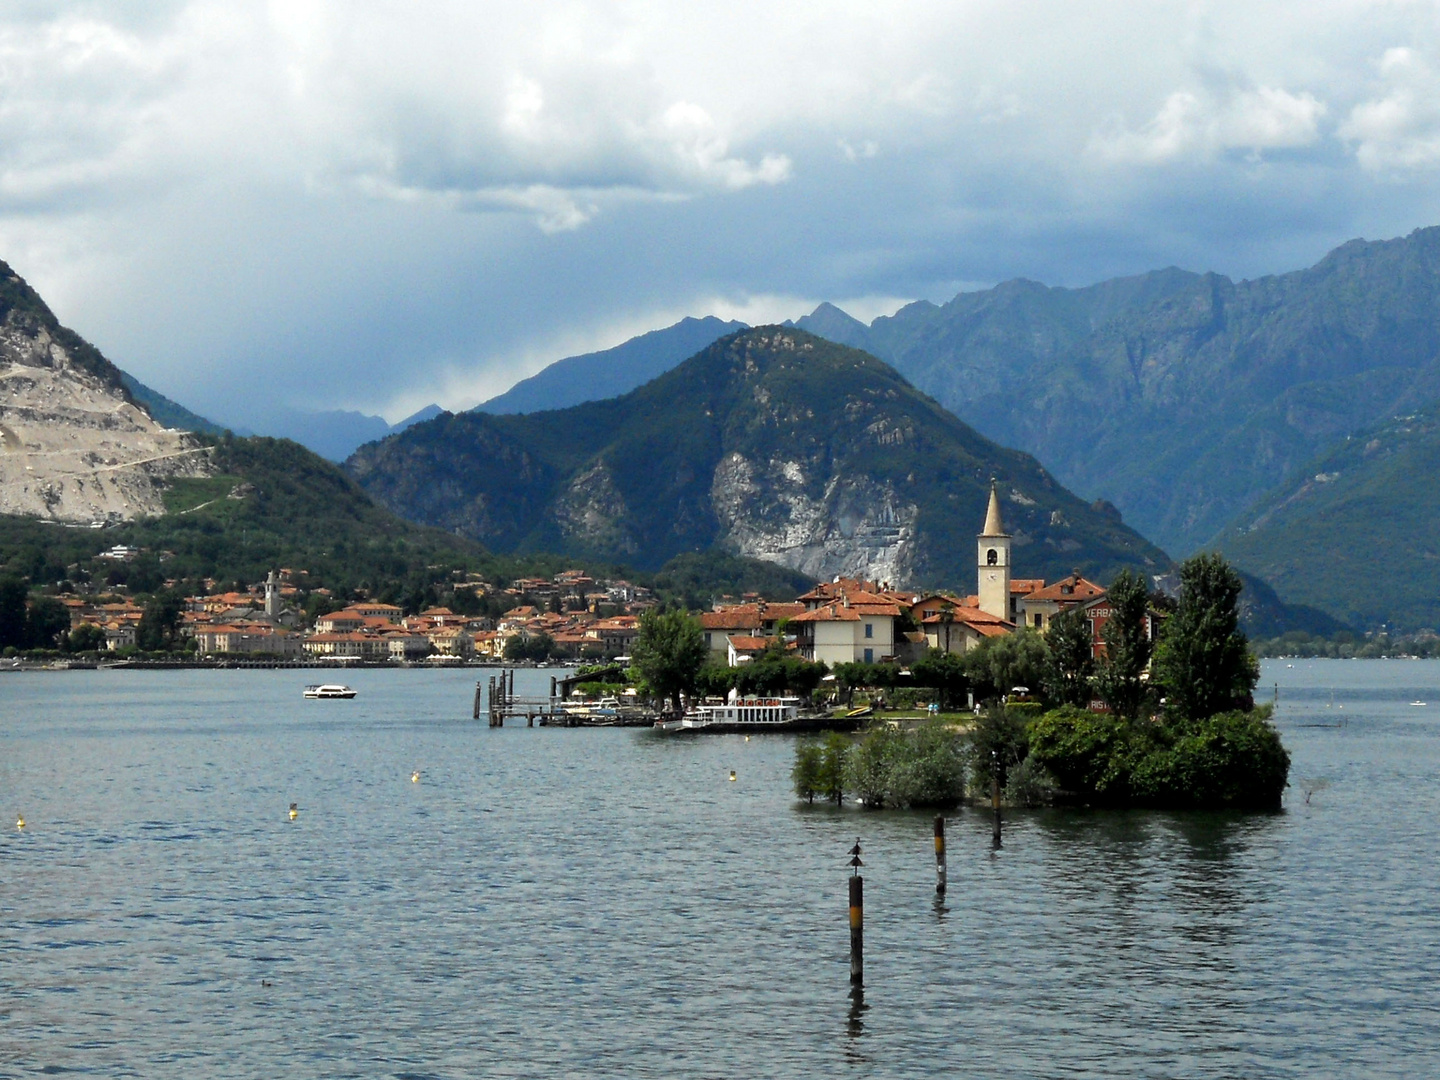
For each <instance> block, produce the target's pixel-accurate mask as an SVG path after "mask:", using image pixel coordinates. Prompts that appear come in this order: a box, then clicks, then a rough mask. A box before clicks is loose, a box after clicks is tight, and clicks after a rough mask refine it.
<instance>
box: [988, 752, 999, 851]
mask: <svg viewBox="0 0 1440 1080" xmlns="http://www.w3.org/2000/svg"><path fill="white" fill-rule="evenodd" d="M990 806H991V808H992V809H993V810H994V811H995V827H994V830H993V831H992V832H991V834H990V846H991V847H992V848H994V849H995V850H996V851H999V850H1000V769H999V766H998V765H997V766H996V767H995V770H994V772H992V773H991V775H990Z"/></svg>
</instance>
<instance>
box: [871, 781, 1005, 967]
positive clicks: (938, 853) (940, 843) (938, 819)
mask: <svg viewBox="0 0 1440 1080" xmlns="http://www.w3.org/2000/svg"><path fill="white" fill-rule="evenodd" d="M991 806H992V809H993V811H994V818H995V822H994V831H993V832H992V834H991V838H990V846H991V848H992V849H994V850H996V851H998V850H999V849H1000V847H1001V843H1000V785H999V782H998V781H997V782H996V783H995V784H994V786H993V788H992V791H991ZM864 865H865V864H864V863H863V862H861V861H860V839H859V837H856V839H855V846H854V847H853V848H851V849H850V867H851V869H850V985H851V986H853V987H856V988H859V987H862V986H864V985H865V879H864V878H863V877H861V876H860V868H861V867H862V866H864ZM945 878H946V869H945V818H944V816H943V815H941V814H936V815H935V895H936V896H944V895H945V885H946V880H945Z"/></svg>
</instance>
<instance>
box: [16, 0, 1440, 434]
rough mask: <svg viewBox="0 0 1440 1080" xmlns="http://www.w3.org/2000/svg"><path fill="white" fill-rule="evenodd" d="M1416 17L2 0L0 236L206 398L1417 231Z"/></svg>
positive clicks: (508, 366) (1439, 154) (999, 7)
mask: <svg viewBox="0 0 1440 1080" xmlns="http://www.w3.org/2000/svg"><path fill="white" fill-rule="evenodd" d="M1437 181H1440V4H1437V3H1434V2H1431V3H1419V2H1405V0H1385V2H1381V0H1372V2H1361V0H1306V2H1304V3H1290V2H1286V0H1270V2H1267V3H1255V2H1254V0H1247V2H1243V3H1242V2H1214V3H1201V2H1196V3H1166V2H1161V0H1151V2H1146V3H1137V2H1132V3H1113V2H1107V0H1092V2H1087V3H1076V2H1075V0H1059V2H1049V0H1034V2H1025V0H1005V2H998V0H997V2H991V0H943V2H933V3H932V2H927V0H899V2H887V0H865V2H863V3H861V2H851V0H826V2H823V3H821V2H813V0H794V2H788V3H787V2H780V3H777V2H775V0H768V2H765V3H754V2H750V0H729V2H727V3H725V4H710V3H690V4H677V3H674V2H673V0H668V2H645V0H626V2H600V0H573V2H568V3H549V2H545V0H531V2H529V3H524V4H516V3H513V2H511V3H503V4H502V3H489V2H486V0H404V2H401V0H343V2H342V0H274V2H260V0H224V2H215V0H90V2H85V0H75V2H71V3H54V2H40V0H6V2H5V4H4V5H3V6H0V259H4V260H5V261H6V262H8V263H9V264H10V265H11V267H12V268H13V269H14V270H15V271H16V272H17V273H19V274H20V275H21V276H23V277H25V278H26V279H27V280H28V281H30V283H31V284H32V285H34V286H35V287H36V288H37V289H38V290H39V292H40V293H41V295H42V296H43V297H45V299H46V300H47V301H48V302H49V303H50V306H51V307H52V308H53V309H54V310H55V312H56V314H57V315H58V316H59V318H60V320H61V321H62V322H64V323H65V324H67V325H69V326H71V327H72V328H74V329H75V330H77V331H79V332H80V333H81V334H82V335H84V336H85V337H86V338H88V339H89V340H91V341H92V342H94V343H95V344H96V345H98V346H99V347H100V348H101V350H102V351H103V352H105V354H106V355H107V356H109V357H110V358H111V359H112V360H114V361H115V362H116V363H117V364H119V365H120V366H121V367H122V368H124V369H125V370H127V371H129V372H131V373H132V374H134V375H135V376H136V377H137V378H139V379H140V380H142V381H143V382H145V383H147V384H149V385H151V386H153V387H154V388H156V389H158V390H160V391H161V392H162V393H165V394H167V395H169V396H170V397H172V398H175V399H176V400H178V401H180V402H182V403H183V404H185V405H187V406H188V407H190V408H192V409H194V410H196V411H198V412H200V413H202V414H204V415H207V416H209V417H211V418H212V419H216V420H218V421H221V422H224V423H231V424H235V425H247V426H252V427H254V426H256V419H257V418H258V417H262V416H263V414H264V412H265V410H266V409H267V408H270V407H274V406H285V407H290V408H302V409H331V408H351V409H359V410H361V411H364V412H370V413H380V414H383V415H385V416H386V417H387V418H388V419H390V420H392V421H394V420H398V419H400V418H401V417H403V416H405V415H407V414H408V413H410V412H412V411H414V410H415V409H417V408H419V407H421V406H423V405H426V404H428V403H429V402H432V401H434V402H438V403H439V404H441V405H443V406H445V407H448V408H452V409H459V408H466V407H469V406H471V405H474V404H476V403H477V402H479V401H482V400H484V399H486V398H488V397H491V396H493V395H494V394H497V393H500V392H501V391H503V390H504V389H506V388H507V387H508V386H509V385H510V384H511V383H513V382H514V381H516V380H517V379H520V378H522V377H524V376H526V375H529V374H532V373H533V372H534V371H536V370H538V369H539V368H540V367H543V366H544V365H545V364H546V363H549V362H550V361H553V360H556V359H559V358H560V357H563V356H567V355H571V354H574V353H579V352H586V351H590V350H593V349H598V348H605V347H608V346H611V345H615V344H618V343H619V342H621V341H623V340H625V339H626V338H628V337H631V336H633V335H634V334H638V333H642V332H644V331H646V330H650V329H654V328H656V327H659V326H664V325H668V324H670V323H672V322H674V321H676V320H678V319H679V318H681V317H683V316H685V315H695V316H701V315H707V314H714V315H720V316H722V317H726V318H740V319H743V320H745V321H747V322H751V323H756V322H765V321H779V320H781V319H785V318H795V317H799V316H800V315H802V314H804V313H806V312H808V311H809V310H811V309H812V308H813V307H814V306H815V305H816V304H817V303H819V302H820V301H822V300H829V301H831V302H834V303H837V304H839V305H840V306H841V307H843V308H845V309H846V310H848V311H850V312H851V313H852V314H854V315H856V316H857V317H861V318H863V319H866V320H867V321H868V320H869V319H870V318H873V317H874V316H875V315H879V314H886V313H889V312H891V311H893V310H895V309H896V308H897V307H899V306H900V305H901V304H902V303H904V302H907V301H909V300H914V299H922V298H923V299H929V300H933V301H936V302H943V301H944V300H947V299H949V298H950V297H952V296H954V295H955V293H956V292H958V291H961V290H965V289H975V288H983V287H986V286H988V285H991V284H994V283H997V282H999V281H1002V280H1005V279H1008V278H1013V277H1028V278H1033V279H1035V280H1038V281H1042V282H1045V283H1046V284H1051V285H1085V284H1089V283H1091V282H1094V281H1099V280H1102V279H1104V278H1107V277H1112V276H1116V275H1121V274H1132V273H1141V272H1144V271H1146V270H1149V269H1154V268H1157V267H1163V266H1171V265H1176V266H1181V267H1184V268H1187V269H1191V270H1213V271H1217V272H1219V273H1223V274H1228V275H1230V276H1232V277H1236V278H1241V277H1255V276H1259V275H1263V274H1268V273H1280V272H1284V271H1287V270H1292V269H1297V268H1300V267H1303V266H1306V265H1309V264H1311V263H1313V262H1315V261H1316V260H1318V259H1319V258H1320V257H1321V256H1323V255H1324V254H1325V252H1326V251H1328V250H1330V249H1331V248H1333V247H1335V246H1337V245H1338V244H1340V243H1343V242H1344V241H1346V240H1348V239H1351V238H1354V237H1357V236H1363V237H1366V238H1368V239H1384V238H1388V237H1392V236H1399V235H1404V234H1405V233H1408V232H1410V231H1411V230H1413V229H1415V228H1420V227H1424V226H1429V225H1437V224H1440V183H1437Z"/></svg>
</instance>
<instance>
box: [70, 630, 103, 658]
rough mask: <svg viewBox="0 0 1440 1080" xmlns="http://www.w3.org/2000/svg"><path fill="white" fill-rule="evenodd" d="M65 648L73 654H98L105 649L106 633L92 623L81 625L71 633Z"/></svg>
mask: <svg viewBox="0 0 1440 1080" xmlns="http://www.w3.org/2000/svg"><path fill="white" fill-rule="evenodd" d="M65 648H66V649H67V650H68V651H69V652H72V653H81V652H98V651H100V650H101V649H103V648H105V631H104V630H101V629H100V627H98V626H95V625H93V624H91V623H81V624H80V625H79V626H77V627H76V628H75V629H74V630H71V631H70V639H69V641H68V642H67V643H66V645H65Z"/></svg>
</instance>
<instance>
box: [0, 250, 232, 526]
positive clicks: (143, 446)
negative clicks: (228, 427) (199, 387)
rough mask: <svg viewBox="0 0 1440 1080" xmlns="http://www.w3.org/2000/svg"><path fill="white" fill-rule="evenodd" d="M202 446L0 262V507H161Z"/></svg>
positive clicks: (68, 517)
mask: <svg viewBox="0 0 1440 1080" xmlns="http://www.w3.org/2000/svg"><path fill="white" fill-rule="evenodd" d="M210 469H211V466H210V463H209V457H208V452H207V451H206V449H205V448H204V447H203V446H202V445H201V444H200V443H199V442H198V441H197V440H196V439H195V438H194V437H193V436H192V435H189V434H186V433H185V432H181V431H176V430H173V429H169V428H166V427H164V426H162V425H161V424H160V423H158V422H157V421H156V420H154V419H153V418H152V417H151V416H150V415H149V414H148V413H147V412H146V411H145V410H144V409H143V408H141V407H139V406H138V405H136V404H135V402H134V401H133V400H132V399H131V398H130V396H129V394H128V393H127V392H126V390H125V387H124V385H123V381H122V375H121V372H120V371H119V369H118V368H116V367H115V366H114V365H113V364H111V363H110V362H109V361H108V360H106V359H105V357H104V356H102V355H101V354H100V352H99V351H98V350H97V349H95V348H94V346H92V345H90V344H89V343H87V342H86V341H84V340H83V339H81V338H80V337H79V336H78V335H77V334H75V333H73V332H72V331H70V330H67V329H66V328H65V327H63V326H61V325H60V324H59V322H58V321H57V320H56V318H55V316H54V314H53V313H51V311H50V309H49V308H48V307H46V306H45V303H44V301H42V300H41V299H40V297H39V296H38V295H37V294H36V293H35V291H34V290H33V289H31V288H30V286H28V285H27V284H26V283H25V282H24V281H23V280H21V279H20V277H19V276H18V275H17V274H15V273H14V272H13V271H12V270H11V269H10V268H9V267H8V266H6V265H5V264H4V263H0V513H3V514H23V515H27V516H31V517H37V518H45V519H50V520H54V521H84V522H89V521H121V520H129V519H131V518H135V517H139V516H141V515H145V514H156V513H161V512H163V510H164V500H163V495H162V492H163V488H164V485H165V483H166V481H168V480H169V479H171V478H173V477H177V476H203V475H205V474H207V473H208V472H209V471H210Z"/></svg>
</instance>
